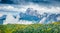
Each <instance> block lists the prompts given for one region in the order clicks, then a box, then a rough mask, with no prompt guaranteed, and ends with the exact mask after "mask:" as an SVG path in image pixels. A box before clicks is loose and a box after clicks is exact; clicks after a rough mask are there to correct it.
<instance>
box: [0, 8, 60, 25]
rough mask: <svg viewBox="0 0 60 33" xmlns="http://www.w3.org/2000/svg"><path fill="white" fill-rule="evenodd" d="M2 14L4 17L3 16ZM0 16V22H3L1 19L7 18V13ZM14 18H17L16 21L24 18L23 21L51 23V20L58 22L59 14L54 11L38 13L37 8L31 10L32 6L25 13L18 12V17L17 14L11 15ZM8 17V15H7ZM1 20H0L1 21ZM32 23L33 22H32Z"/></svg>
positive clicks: (59, 20) (59, 19)
mask: <svg viewBox="0 0 60 33" xmlns="http://www.w3.org/2000/svg"><path fill="white" fill-rule="evenodd" d="M3 16H4V17H3ZM3 16H1V17H0V24H1V23H2V24H3V23H4V21H3V20H6V19H7V16H8V15H3ZM12 16H13V18H14V19H17V18H18V21H20V20H22V21H23V20H25V21H35V22H36V23H43V24H47V23H52V22H60V14H59V13H58V14H56V13H47V12H44V13H42V14H40V13H38V10H33V9H32V8H28V9H27V10H26V12H25V13H23V12H20V13H19V15H18V16H19V17H18V16H17V15H12ZM8 18H10V16H9V17H8ZM1 21H2V22H1ZM32 23H34V22H32Z"/></svg>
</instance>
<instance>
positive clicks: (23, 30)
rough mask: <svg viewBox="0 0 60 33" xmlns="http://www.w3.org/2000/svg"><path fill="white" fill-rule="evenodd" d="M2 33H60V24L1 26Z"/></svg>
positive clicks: (0, 32) (0, 31)
mask: <svg viewBox="0 0 60 33" xmlns="http://www.w3.org/2000/svg"><path fill="white" fill-rule="evenodd" d="M0 33H60V22H56V23H53V24H31V25H22V24H8V25H0Z"/></svg>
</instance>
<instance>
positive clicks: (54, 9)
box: [0, 4, 60, 13]
mask: <svg viewBox="0 0 60 33" xmlns="http://www.w3.org/2000/svg"><path fill="white" fill-rule="evenodd" d="M27 8H33V10H38V13H43V12H51V13H59V12H60V7H58V6H56V7H55V6H41V5H37V4H30V5H22V6H21V5H20V6H19V7H14V6H12V5H8V6H1V7H0V10H4V11H6V10H8V11H17V12H25V11H26V9H27Z"/></svg>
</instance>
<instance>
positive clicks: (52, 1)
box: [0, 0, 60, 6]
mask: <svg viewBox="0 0 60 33" xmlns="http://www.w3.org/2000/svg"><path fill="white" fill-rule="evenodd" d="M30 3H34V4H38V5H53V6H60V0H0V4H22V5H24V4H25V5H26V4H30Z"/></svg>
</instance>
